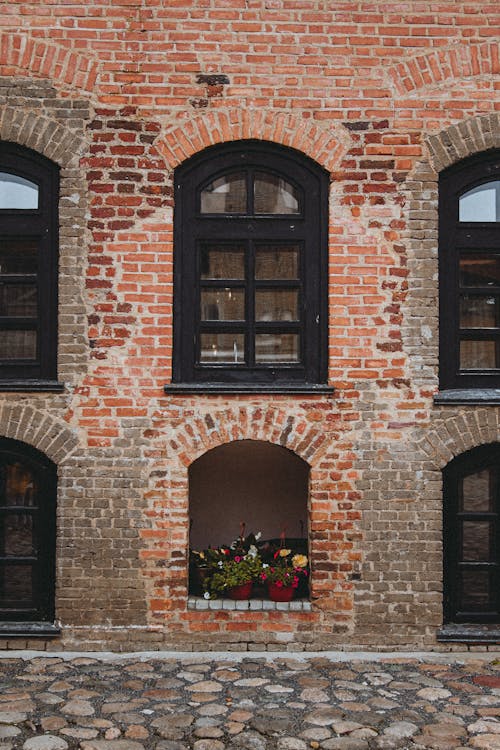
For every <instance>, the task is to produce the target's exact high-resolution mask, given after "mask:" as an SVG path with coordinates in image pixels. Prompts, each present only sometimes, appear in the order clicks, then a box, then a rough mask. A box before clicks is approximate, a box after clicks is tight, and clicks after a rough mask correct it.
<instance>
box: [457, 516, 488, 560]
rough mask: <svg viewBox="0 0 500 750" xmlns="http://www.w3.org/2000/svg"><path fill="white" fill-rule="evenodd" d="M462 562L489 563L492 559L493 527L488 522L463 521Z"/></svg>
mask: <svg viewBox="0 0 500 750" xmlns="http://www.w3.org/2000/svg"><path fill="white" fill-rule="evenodd" d="M462 526H463V530H462V560H463V561H464V562H490V561H491V560H492V559H493V551H494V550H493V527H492V524H491V523H489V522H488V521H464V522H463V525H462Z"/></svg>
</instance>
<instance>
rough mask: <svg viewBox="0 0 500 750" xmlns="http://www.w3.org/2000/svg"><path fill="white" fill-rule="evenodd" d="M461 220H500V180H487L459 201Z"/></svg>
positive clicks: (459, 216)
mask: <svg viewBox="0 0 500 750" xmlns="http://www.w3.org/2000/svg"><path fill="white" fill-rule="evenodd" d="M458 206H459V211H458V218H459V221H500V181H499V180H495V181H494V182H485V183H484V184H483V185H479V186H478V187H475V188H473V190H469V191H468V192H467V193H465V194H464V195H462V197H461V198H460V199H459V201H458Z"/></svg>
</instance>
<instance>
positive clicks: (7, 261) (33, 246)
mask: <svg viewBox="0 0 500 750" xmlns="http://www.w3.org/2000/svg"><path fill="white" fill-rule="evenodd" d="M37 249H38V248H37V242H36V240H11V239H5V238H0V274H2V275H4V274H10V273H17V274H35V273H36V272H37V270H38V256H37Z"/></svg>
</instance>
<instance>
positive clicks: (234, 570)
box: [205, 548, 262, 598]
mask: <svg viewBox="0 0 500 750" xmlns="http://www.w3.org/2000/svg"><path fill="white" fill-rule="evenodd" d="M254 550H255V552H254V551H253V550H252V549H251V550H250V551H249V552H248V553H247V554H246V555H245V556H243V557H240V556H239V555H236V556H235V557H234V558H233V559H232V560H220V561H219V562H218V563H217V566H216V567H214V568H213V571H214V572H213V573H212V574H211V575H210V576H209V577H208V578H207V580H206V583H205V586H206V593H205V597H206V598H209V597H213V596H217V595H222V594H224V593H226V592H227V591H228V589H231V588H233V587H234V586H241V585H243V584H244V583H249V582H250V581H252V582H253V581H256V580H257V578H258V576H259V573H260V571H261V570H262V562H261V559H260V557H259V555H258V554H257V550H256V549H255V548H254ZM207 594H208V596H207Z"/></svg>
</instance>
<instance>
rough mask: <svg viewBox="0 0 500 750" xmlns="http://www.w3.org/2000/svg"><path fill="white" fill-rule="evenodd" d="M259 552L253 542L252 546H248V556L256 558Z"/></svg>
mask: <svg viewBox="0 0 500 750" xmlns="http://www.w3.org/2000/svg"><path fill="white" fill-rule="evenodd" d="M258 554H259V551H258V549H257V547H256V546H255V544H251V545H250V547H249V548H248V556H249V557H251V558H253V559H255V558H256V557H257V555H258Z"/></svg>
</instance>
